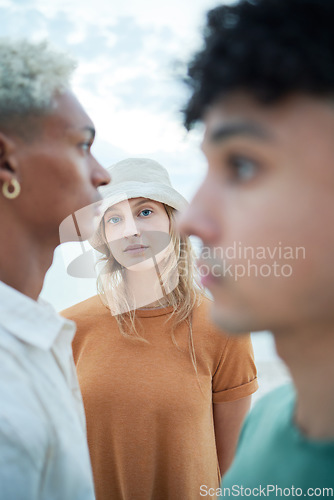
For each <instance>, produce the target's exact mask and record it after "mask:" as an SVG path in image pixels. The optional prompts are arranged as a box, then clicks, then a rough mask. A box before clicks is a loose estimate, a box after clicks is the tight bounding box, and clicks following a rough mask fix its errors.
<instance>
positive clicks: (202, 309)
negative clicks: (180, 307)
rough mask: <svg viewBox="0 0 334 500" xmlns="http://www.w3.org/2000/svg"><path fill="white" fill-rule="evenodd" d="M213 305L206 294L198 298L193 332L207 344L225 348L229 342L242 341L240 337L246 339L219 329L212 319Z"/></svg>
mask: <svg viewBox="0 0 334 500" xmlns="http://www.w3.org/2000/svg"><path fill="white" fill-rule="evenodd" d="M212 305H213V301H212V299H210V298H209V297H208V296H206V295H204V294H203V295H199V296H198V301H197V304H196V306H195V307H194V310H193V331H194V332H196V335H197V337H198V338H203V340H204V341H205V342H210V343H214V344H215V345H217V344H219V345H223V346H224V345H226V343H227V342H228V341H229V343H235V342H238V341H239V340H240V339H239V337H240V338H241V339H243V338H245V336H244V335H237V336H236V335H232V334H231V333H229V332H227V331H225V330H222V329H221V328H220V327H218V326H217V325H216V324H215V322H214V321H213V318H212ZM246 337H247V332H246Z"/></svg>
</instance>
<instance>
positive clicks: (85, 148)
mask: <svg viewBox="0 0 334 500" xmlns="http://www.w3.org/2000/svg"><path fill="white" fill-rule="evenodd" d="M79 147H80V148H81V149H82V150H83V151H85V152H88V151H90V148H91V147H92V142H91V141H87V142H80V144H79Z"/></svg>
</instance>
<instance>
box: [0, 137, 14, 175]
mask: <svg viewBox="0 0 334 500" xmlns="http://www.w3.org/2000/svg"><path fill="white" fill-rule="evenodd" d="M15 151H16V144H15V142H14V140H13V139H11V138H10V137H9V136H8V135H7V134H5V133H3V132H1V131H0V183H1V184H3V183H4V182H10V181H11V180H12V179H16V178H17V161H16V155H15Z"/></svg>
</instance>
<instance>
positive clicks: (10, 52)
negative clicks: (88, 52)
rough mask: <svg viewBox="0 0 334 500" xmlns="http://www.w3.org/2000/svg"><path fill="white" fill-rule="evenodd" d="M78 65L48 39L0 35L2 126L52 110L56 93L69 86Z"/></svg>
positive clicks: (4, 128) (1, 127) (5, 128)
mask: <svg viewBox="0 0 334 500" xmlns="http://www.w3.org/2000/svg"><path fill="white" fill-rule="evenodd" d="M75 67H76V64H75V62H74V60H73V59H72V58H71V57H70V56H69V55H68V54H66V53H64V52H60V51H58V50H55V49H53V48H51V47H50V45H49V43H48V42H47V41H42V42H37V43H34V42H29V41H27V40H9V39H4V38H0V129H2V130H11V129H12V128H13V127H14V126H15V127H16V126H17V125H18V124H19V123H20V122H21V120H22V118H25V117H27V118H28V117H29V116H34V117H36V116H41V115H45V114H47V113H48V112H49V111H51V110H52V105H53V98H54V96H55V94H56V93H63V92H65V91H66V90H69V89H70V80H71V76H72V74H73V71H74V69H75ZM19 128H20V127H19Z"/></svg>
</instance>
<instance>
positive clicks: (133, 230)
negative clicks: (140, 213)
mask: <svg viewBox="0 0 334 500" xmlns="http://www.w3.org/2000/svg"><path fill="white" fill-rule="evenodd" d="M131 236H139V229H138V227H137V225H136V222H135V220H134V218H133V217H132V216H131V217H127V218H126V219H125V224H124V232H123V237H124V238H130V237H131Z"/></svg>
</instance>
